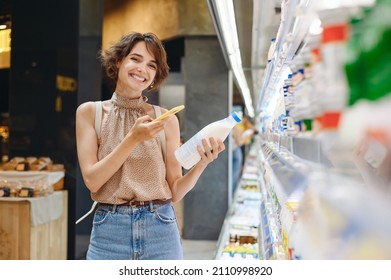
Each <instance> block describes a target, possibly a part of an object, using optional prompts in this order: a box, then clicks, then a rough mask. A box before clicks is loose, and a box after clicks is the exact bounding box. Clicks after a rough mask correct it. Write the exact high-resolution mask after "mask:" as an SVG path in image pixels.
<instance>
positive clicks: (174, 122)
mask: <svg viewBox="0 0 391 280" xmlns="http://www.w3.org/2000/svg"><path fill="white" fill-rule="evenodd" d="M165 132H166V133H165V134H166V143H167V145H166V170H167V171H166V172H167V173H166V174H167V175H166V179H167V182H168V185H169V186H170V189H171V193H172V201H173V202H177V201H179V200H181V199H182V198H183V197H184V196H185V195H186V194H187V193H188V192H189V191H190V190H191V189H192V188H194V186H195V184H196V183H197V181H198V179H199V177H200V175H201V174H202V172H203V171H204V170H205V168H206V167H207V166H208V164H209V163H211V162H212V161H213V160H215V159H216V158H217V156H218V154H219V153H220V152H222V151H223V150H224V149H225V146H224V143H223V142H222V141H221V140H218V141H216V140H215V139H214V138H210V140H209V141H210V143H211V145H212V147H211V148H212V149H213V151H214V152H213V153H212V152H210V150H211V148H210V147H208V144H207V142H206V141H205V139H204V140H203V145H204V150H205V151H206V153H204V152H203V150H202V149H201V147H200V146H199V147H198V152H199V154H200V156H201V160H200V161H199V162H198V163H197V164H196V165H195V166H194V167H193V168H192V169H191V170H190V171H189V172H187V173H186V175H184V176H183V175H182V167H181V165H180V163H179V162H178V161H177V159H176V158H175V154H174V152H175V150H176V149H177V148H178V147H179V146H180V132H179V122H178V119H177V117H176V116H172V117H170V118H169V120H168V121H167V125H166V127H165Z"/></svg>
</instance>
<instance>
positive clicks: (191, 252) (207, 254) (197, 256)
mask: <svg viewBox="0 0 391 280" xmlns="http://www.w3.org/2000/svg"><path fill="white" fill-rule="evenodd" d="M88 242H89V235H78V236H77V238H76V259H78V260H82V259H85V252H86V250H87V247H88ZM182 245H183V258H184V259H185V260H213V259H214V256H215V253H216V249H217V247H216V245H217V241H215V240H188V239H184V240H182Z"/></svg>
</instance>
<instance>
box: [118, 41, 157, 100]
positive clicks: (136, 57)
mask: <svg viewBox="0 0 391 280" xmlns="http://www.w3.org/2000/svg"><path fill="white" fill-rule="evenodd" d="M118 67H119V71H118V81H117V87H118V86H119V87H120V88H121V89H123V90H127V91H133V92H137V93H138V94H141V92H142V91H143V90H145V89H146V88H148V87H149V86H150V85H151V83H152V82H153V79H154V78H155V75H156V70H157V63H156V60H155V58H154V57H153V56H152V55H151V54H150V53H149V52H148V50H147V47H146V45H145V42H143V41H142V42H138V43H137V44H136V45H135V46H134V47H133V49H132V50H131V51H130V53H129V54H128V55H127V56H126V57H125V58H124V59H123V60H122V61H121V62H119V64H118Z"/></svg>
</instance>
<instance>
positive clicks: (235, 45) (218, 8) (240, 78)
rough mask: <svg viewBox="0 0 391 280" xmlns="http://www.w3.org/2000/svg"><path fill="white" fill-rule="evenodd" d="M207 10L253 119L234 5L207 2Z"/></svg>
mask: <svg viewBox="0 0 391 280" xmlns="http://www.w3.org/2000/svg"><path fill="white" fill-rule="evenodd" d="M208 4H209V10H210V13H211V15H212V19H213V21H214V23H215V27H216V33H217V35H218V36H219V39H220V43H221V44H222V47H223V50H225V57H226V60H227V59H228V61H227V64H229V67H230V68H231V70H232V72H233V74H234V77H235V81H236V83H237V85H238V88H239V90H240V92H241V94H242V96H243V99H244V104H245V106H246V109H247V114H248V115H249V116H250V117H254V107H253V104H252V98H251V94H250V90H249V88H248V85H247V81H246V78H245V75H244V72H243V67H242V59H241V56H240V48H239V39H238V34H237V28H236V21H235V12H234V5H233V1H232V0H209V1H208Z"/></svg>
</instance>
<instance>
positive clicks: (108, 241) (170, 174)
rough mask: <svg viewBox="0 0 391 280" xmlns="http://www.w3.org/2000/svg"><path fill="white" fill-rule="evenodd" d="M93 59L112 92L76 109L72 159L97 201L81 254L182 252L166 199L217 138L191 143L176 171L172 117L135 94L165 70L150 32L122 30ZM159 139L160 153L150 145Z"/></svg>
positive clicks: (196, 170)
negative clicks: (194, 156) (189, 162)
mask: <svg viewBox="0 0 391 280" xmlns="http://www.w3.org/2000/svg"><path fill="white" fill-rule="evenodd" d="M101 60H102V65H103V67H104V68H105V70H106V73H107V75H108V77H110V78H111V79H113V80H114V81H115V83H116V86H115V92H114V93H113V95H112V98H111V99H110V100H105V101H102V102H86V103H83V104H81V105H80V106H79V107H78V109H77V112H76V141H77V153H78V159H79V165H80V169H81V172H82V175H83V179H84V182H85V184H86V186H87V188H88V189H89V190H90V192H91V197H92V199H93V200H94V201H95V202H97V205H98V207H97V209H96V211H95V216H94V220H93V228H92V233H91V240H90V244H89V248H88V252H87V259H144V260H145V259H182V256H183V253H182V247H181V240H180V234H179V230H178V225H177V221H176V216H175V212H174V209H173V206H172V202H177V201H179V200H181V199H182V198H183V197H184V196H185V195H186V193H187V192H189V191H190V190H191V189H192V188H193V187H194V186H195V184H196V182H197V180H198V178H199V176H200V175H201V174H202V172H203V171H204V170H205V168H206V167H207V165H208V164H209V163H211V162H212V161H213V160H214V159H216V158H217V156H218V154H219V153H220V152H222V151H223V150H224V144H223V142H222V141H221V140H215V139H214V138H210V139H208V140H209V142H207V141H206V140H205V139H204V141H203V149H202V148H201V146H199V147H198V152H199V154H200V156H201V160H200V161H199V162H198V163H197V164H196V165H195V166H194V167H193V168H192V169H191V170H190V171H189V172H187V173H186V174H185V175H183V174H182V168H181V166H180V164H179V162H178V161H177V160H176V158H175V154H174V152H175V150H176V149H177V148H178V147H179V145H180V131H179V122H178V119H177V117H176V116H169V117H167V118H164V119H159V120H158V121H153V120H154V119H156V117H158V116H159V115H161V113H162V112H163V113H165V112H166V111H167V110H166V109H162V108H160V107H159V106H153V105H151V104H148V103H147V101H148V99H147V98H146V97H145V96H143V95H142V92H143V91H149V90H152V89H153V90H156V89H158V88H159V87H160V85H161V84H162V83H163V82H164V81H165V79H166V78H167V76H168V66H167V57H166V52H165V50H164V48H163V45H162V43H161V41H160V40H159V39H158V38H157V37H156V36H155V35H154V34H152V33H146V34H141V33H130V34H128V35H125V36H123V37H122V38H121V39H120V40H119V41H118V42H117V43H116V44H114V45H113V46H111V47H110V48H109V49H107V50H105V51H103V52H102V53H101ZM162 140H163V141H162ZM162 143H166V144H165V152H164V154H163V153H159V152H157V151H162V147H163V144H162ZM208 143H210V145H209V144H208ZM203 150H206V151H208V152H207V153H206V154H205V153H204V152H203ZM211 150H213V152H210V151H211Z"/></svg>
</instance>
